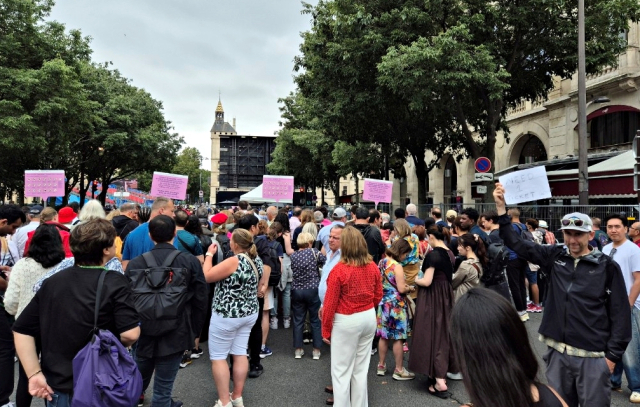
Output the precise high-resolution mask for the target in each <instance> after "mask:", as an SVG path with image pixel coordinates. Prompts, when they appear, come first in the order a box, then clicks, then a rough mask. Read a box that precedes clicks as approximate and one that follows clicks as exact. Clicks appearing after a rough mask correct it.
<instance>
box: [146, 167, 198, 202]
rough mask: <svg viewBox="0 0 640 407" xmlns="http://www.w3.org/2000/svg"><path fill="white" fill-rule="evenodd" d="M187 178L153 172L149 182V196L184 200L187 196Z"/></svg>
mask: <svg viewBox="0 0 640 407" xmlns="http://www.w3.org/2000/svg"><path fill="white" fill-rule="evenodd" d="M188 183H189V177H187V176H186V175H178V174H167V173H165V172H154V173H153V180H152V181H151V196H155V197H158V196H162V197H165V198H171V199H178V200H184V199H185V198H186V196H187V184H188Z"/></svg>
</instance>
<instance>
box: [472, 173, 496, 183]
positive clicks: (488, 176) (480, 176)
mask: <svg viewBox="0 0 640 407" xmlns="http://www.w3.org/2000/svg"><path fill="white" fill-rule="evenodd" d="M473 180H474V181H493V173H492V172H476V173H475V174H473Z"/></svg>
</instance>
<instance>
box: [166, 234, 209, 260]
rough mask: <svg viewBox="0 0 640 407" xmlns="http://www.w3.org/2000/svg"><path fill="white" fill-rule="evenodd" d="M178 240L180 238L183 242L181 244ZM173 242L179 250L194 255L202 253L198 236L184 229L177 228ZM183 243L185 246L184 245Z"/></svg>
mask: <svg viewBox="0 0 640 407" xmlns="http://www.w3.org/2000/svg"><path fill="white" fill-rule="evenodd" d="M178 238H180V239H178ZM180 240H182V242H184V244H182V242H181V241H180ZM173 243H174V244H175V246H176V247H177V248H178V250H180V251H181V252H185V253H190V254H193V255H194V256H201V255H203V254H204V253H202V245H201V244H200V240H198V238H197V237H195V235H194V234H193V233H189V232H187V231H186V230H179V231H178V234H177V236H176V238H175V239H174V241H173ZM185 245H186V246H187V247H185Z"/></svg>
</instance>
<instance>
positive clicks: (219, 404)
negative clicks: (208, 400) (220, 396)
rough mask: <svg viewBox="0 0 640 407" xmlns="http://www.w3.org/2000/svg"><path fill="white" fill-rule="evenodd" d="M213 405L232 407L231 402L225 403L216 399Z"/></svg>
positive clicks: (215, 406)
mask: <svg viewBox="0 0 640 407" xmlns="http://www.w3.org/2000/svg"><path fill="white" fill-rule="evenodd" d="M213 407H233V403H231V402H228V403H227V404H222V402H221V401H220V400H218V401H216V404H214V405H213Z"/></svg>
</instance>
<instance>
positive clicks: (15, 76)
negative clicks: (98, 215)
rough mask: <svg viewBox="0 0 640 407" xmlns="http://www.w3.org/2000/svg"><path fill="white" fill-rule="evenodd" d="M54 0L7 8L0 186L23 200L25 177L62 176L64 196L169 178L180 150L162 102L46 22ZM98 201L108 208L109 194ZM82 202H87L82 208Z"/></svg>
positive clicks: (2, 21) (2, 14)
mask: <svg viewBox="0 0 640 407" xmlns="http://www.w3.org/2000/svg"><path fill="white" fill-rule="evenodd" d="M52 6H53V1H50V0H2V2H1V3H0V134H2V137H0V162H2V163H3V165H1V166H0V180H1V182H2V184H3V187H4V189H5V191H7V190H9V191H11V190H13V191H19V192H22V189H23V186H24V185H23V183H24V181H23V180H24V178H23V173H24V170H26V169H64V170H65V173H66V175H67V180H68V181H67V196H65V199H64V202H65V203H66V199H67V197H68V194H69V192H70V191H71V190H72V189H73V188H74V187H75V186H76V185H79V186H80V194H81V196H84V192H85V191H86V190H87V188H88V187H89V184H90V183H91V181H93V180H98V181H100V182H102V183H103V184H104V185H108V184H109V183H111V182H113V181H114V180H117V179H122V178H125V177H128V176H131V175H133V174H135V173H138V172H144V171H152V170H160V171H162V170H164V171H167V170H169V169H171V167H172V166H173V164H174V162H175V157H176V154H177V152H178V151H179V149H180V146H181V144H182V143H183V141H182V138H181V137H179V136H178V135H177V134H174V133H172V132H171V126H170V123H169V122H168V121H166V120H165V119H164V115H163V113H162V103H161V102H159V101H156V100H154V99H153V98H152V97H151V95H149V94H148V93H147V92H145V91H144V90H142V89H138V88H136V87H134V86H132V85H131V84H130V83H129V80H128V79H126V78H124V77H122V76H121V75H120V73H119V72H118V71H116V70H111V69H109V64H102V65H99V64H94V63H91V61H90V55H91V48H90V46H89V41H90V39H89V38H83V37H82V36H81V34H80V32H79V31H77V30H71V31H69V32H67V31H65V27H64V25H63V24H60V23H58V22H45V18H46V17H48V16H49V13H50V11H51V7H52ZM99 199H100V200H101V201H102V202H103V203H104V202H105V199H106V188H105V189H104V190H103V192H102V194H101V195H100V196H99ZM81 201H82V200H81Z"/></svg>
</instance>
